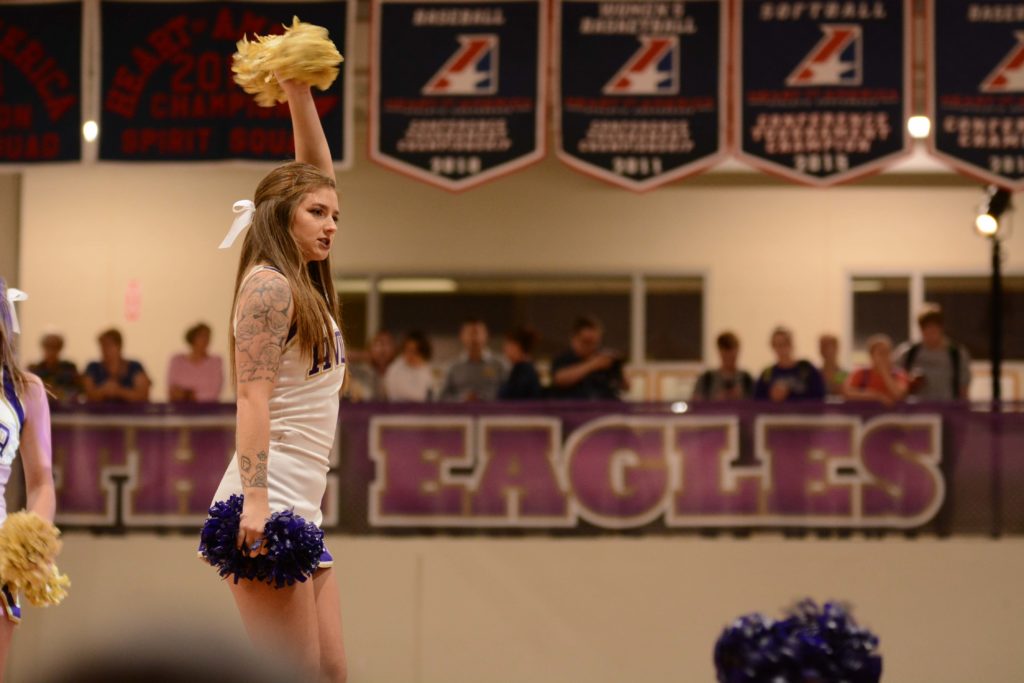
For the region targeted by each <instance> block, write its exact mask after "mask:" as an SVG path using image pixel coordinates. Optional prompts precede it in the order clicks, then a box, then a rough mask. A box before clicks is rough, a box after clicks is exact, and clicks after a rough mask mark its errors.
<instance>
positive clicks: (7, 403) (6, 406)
mask: <svg viewBox="0 0 1024 683" xmlns="http://www.w3.org/2000/svg"><path fill="white" fill-rule="evenodd" d="M0 383H2V384H3V390H2V391H0V523H2V522H3V521H4V520H5V519H7V504H6V503H5V501H4V492H5V490H6V489H7V481H8V480H9V479H10V478H11V464H12V463H13V462H14V458H15V456H17V455H18V447H19V446H20V445H21V429H22V427H24V426H25V408H24V406H22V404H21V399H19V398H18V393H17V392H16V391H15V390H14V379H13V378H12V377H11V375H10V373H8V372H7V370H6V369H4V368H2V367H0Z"/></svg>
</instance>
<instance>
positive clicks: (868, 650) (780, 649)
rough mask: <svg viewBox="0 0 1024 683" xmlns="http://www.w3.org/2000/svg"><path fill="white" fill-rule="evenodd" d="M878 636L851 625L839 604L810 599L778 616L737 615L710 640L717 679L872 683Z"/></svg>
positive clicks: (876, 674) (877, 666) (731, 682)
mask: <svg viewBox="0 0 1024 683" xmlns="http://www.w3.org/2000/svg"><path fill="white" fill-rule="evenodd" d="M877 650H878V638H876V637H875V636H874V634H872V633H871V632H870V631H868V630H867V629H863V628H861V627H859V626H858V625H857V623H856V622H855V621H854V620H853V617H851V616H850V614H849V612H848V611H847V610H846V608H844V607H843V606H842V605H839V604H836V603H831V602H829V603H825V606H824V607H818V605H817V604H816V603H814V602H813V601H812V600H805V601H803V602H801V603H800V604H799V605H797V606H796V608H795V609H794V610H792V612H791V613H790V615H789V616H788V617H787V618H786V619H783V620H781V621H773V620H771V619H768V618H765V617H764V616H762V615H760V614H751V615H747V616H743V617H740V618H739V619H737V620H736V621H735V622H733V624H731V625H730V626H729V627H727V628H726V629H725V630H724V631H723V632H722V635H721V636H720V637H719V638H718V642H717V643H716V644H715V655H714V657H715V670H716V671H717V674H718V681H719V683H753V682H755V681H785V682H786V683H877V682H878V681H879V680H880V679H881V677H882V658H881V657H880V656H879V655H878V654H877Z"/></svg>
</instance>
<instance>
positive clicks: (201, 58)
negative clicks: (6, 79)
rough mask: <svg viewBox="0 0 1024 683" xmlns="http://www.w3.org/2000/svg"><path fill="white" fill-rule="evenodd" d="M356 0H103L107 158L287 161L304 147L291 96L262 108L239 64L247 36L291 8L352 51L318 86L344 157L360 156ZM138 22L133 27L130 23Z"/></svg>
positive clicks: (263, 30) (278, 21)
mask: <svg viewBox="0 0 1024 683" xmlns="http://www.w3.org/2000/svg"><path fill="white" fill-rule="evenodd" d="M354 11H355V0H337V1H334V0H332V1H331V2H315V1H314V2H269V3H264V2H117V1H115V0H104V2H103V3H102V5H101V15H102V19H101V23H102V32H103V33H102V60H101V62H102V68H103V77H102V92H101V100H100V109H101V114H100V158H101V159H104V160H113V161H216V160H224V159H243V160H253V161H281V160H283V159H287V158H290V157H293V156H294V154H295V149H294V142H293V139H292V130H291V122H290V119H289V114H288V106H287V104H279V105H277V106H276V107H260V106H258V105H257V104H256V102H255V100H254V99H253V96H252V95H249V94H247V93H245V92H244V91H243V90H242V88H241V87H240V86H238V85H237V84H236V83H235V82H234V80H233V78H232V73H231V57H232V55H233V54H234V53H235V43H237V42H238V41H239V40H241V38H242V36H243V35H244V36H248V37H249V39H250V40H251V39H252V37H253V35H254V34H260V35H263V34H268V33H275V34H279V33H283V31H284V24H289V25H290V24H291V23H292V17H293V16H298V17H299V19H301V20H302V21H305V22H308V23H311V24H317V25H319V26H323V27H325V28H326V29H327V30H328V31H329V32H330V37H331V40H333V41H334V43H335V45H337V47H338V50H339V51H340V52H341V53H342V55H345V57H346V59H345V61H344V62H342V64H341V73H340V74H339V75H338V78H337V80H336V81H335V82H334V84H333V85H331V87H330V88H329V89H328V90H327V91H323V92H322V91H320V90H319V89H316V88H314V91H313V95H314V100H315V101H316V104H317V109H318V111H319V113H320V120H321V122H322V124H323V126H324V131H325V132H326V134H327V141H328V144H329V145H330V148H331V156H332V158H333V159H334V162H335V165H337V166H339V167H341V168H345V167H347V166H349V165H350V164H351V155H352V144H351V137H352V130H353V127H352V80H353V78H352V59H351V57H352V55H350V54H349V52H350V51H351V49H352V44H353V41H352V31H353V27H354V24H355V15H354ZM126 26H130V27H132V30H131V31H127V30H125V27H126Z"/></svg>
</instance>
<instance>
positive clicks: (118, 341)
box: [96, 327, 124, 349]
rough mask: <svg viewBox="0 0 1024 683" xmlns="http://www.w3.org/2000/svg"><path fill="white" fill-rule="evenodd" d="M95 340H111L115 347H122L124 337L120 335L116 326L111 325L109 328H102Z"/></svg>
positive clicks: (100, 341)
mask: <svg viewBox="0 0 1024 683" xmlns="http://www.w3.org/2000/svg"><path fill="white" fill-rule="evenodd" d="M96 341H98V342H99V343H101V344H102V343H103V342H105V341H109V342H112V343H113V344H114V346H116V347H117V348H119V349H120V348H123V347H124V338H123V337H122V336H121V332H120V330H118V329H117V328H116V327H111V328H110V329H109V330H103V331H102V332H100V336H98V337H96Z"/></svg>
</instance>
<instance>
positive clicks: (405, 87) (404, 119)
mask: <svg viewBox="0 0 1024 683" xmlns="http://www.w3.org/2000/svg"><path fill="white" fill-rule="evenodd" d="M546 13H547V4H546V0H469V1H468V2H455V1H448V0H374V2H373V28H372V32H373V39H372V47H371V62H372V66H371V75H370V158H371V159H373V160H374V161H376V162H377V163H379V164H381V165H383V166H386V167H388V168H390V169H392V170H395V171H398V172H400V173H404V174H406V175H409V176H411V177H413V178H416V179H418V180H422V181H424V182H426V183H429V184H431V185H436V186H438V187H441V188H444V189H446V190H452V191H460V190H466V189H469V188H471V187H475V186H477V185H479V184H481V183H484V182H487V181H488V180H493V179H494V178H497V177H500V176H503V175H506V174H508V173H511V172H513V171H516V170H518V169H521V168H523V167H524V166H527V165H529V164H531V163H533V162H535V161H538V160H540V159H541V158H542V157H543V156H544V146H545V145H544V115H545V109H544V107H545V91H546V86H545V82H546V81H545V75H546V72H547V63H546V59H545V55H546V51H547V29H546V26H547V23H546V19H547V16H546Z"/></svg>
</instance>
